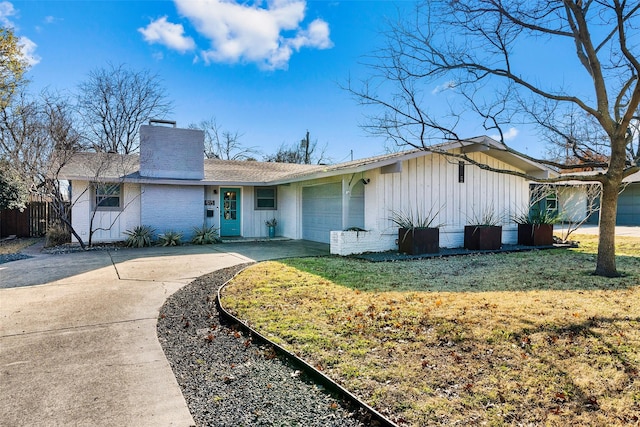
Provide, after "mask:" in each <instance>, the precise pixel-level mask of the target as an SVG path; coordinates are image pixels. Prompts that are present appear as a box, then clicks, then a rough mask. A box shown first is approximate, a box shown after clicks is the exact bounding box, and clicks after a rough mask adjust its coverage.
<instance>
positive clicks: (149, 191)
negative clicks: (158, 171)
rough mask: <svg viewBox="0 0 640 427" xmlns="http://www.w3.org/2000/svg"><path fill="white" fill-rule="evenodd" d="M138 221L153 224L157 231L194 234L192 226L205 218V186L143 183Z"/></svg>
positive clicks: (195, 225)
mask: <svg viewBox="0 0 640 427" xmlns="http://www.w3.org/2000/svg"><path fill="white" fill-rule="evenodd" d="M141 200H142V207H141V214H140V224H141V225H146V226H149V227H152V228H154V229H155V230H156V235H157V234H160V233H164V232H165V231H176V232H181V233H183V235H184V237H183V241H188V240H190V239H191V237H193V227H201V226H202V225H203V223H204V221H205V206H204V187H203V186H197V185H196V186H178V185H150V184H145V185H143V186H142V196H141Z"/></svg>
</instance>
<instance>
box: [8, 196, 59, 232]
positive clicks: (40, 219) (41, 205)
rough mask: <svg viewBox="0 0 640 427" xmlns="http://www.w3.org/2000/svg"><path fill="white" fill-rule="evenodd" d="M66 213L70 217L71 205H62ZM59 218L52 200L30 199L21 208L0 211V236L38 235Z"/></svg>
mask: <svg viewBox="0 0 640 427" xmlns="http://www.w3.org/2000/svg"><path fill="white" fill-rule="evenodd" d="M63 209H64V211H65V212H66V215H68V216H69V218H71V211H70V209H71V206H70V204H69V203H65V205H64V206H63ZM58 219H59V216H58V213H57V212H56V210H55V209H54V205H53V202H48V201H31V202H29V203H27V206H26V207H25V208H24V209H22V210H19V209H5V210H3V211H0V237H7V236H13V235H15V236H17V237H40V236H44V235H45V234H46V233H47V229H48V227H49V226H50V225H51V224H53V223H55V222H56V221H57V220H58Z"/></svg>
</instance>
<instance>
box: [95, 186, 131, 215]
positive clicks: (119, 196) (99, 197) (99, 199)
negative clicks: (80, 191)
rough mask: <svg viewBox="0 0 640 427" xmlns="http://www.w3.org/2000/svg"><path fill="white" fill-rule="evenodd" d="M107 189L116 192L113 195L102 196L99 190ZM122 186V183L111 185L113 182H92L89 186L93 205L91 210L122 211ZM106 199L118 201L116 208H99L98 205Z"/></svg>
mask: <svg viewBox="0 0 640 427" xmlns="http://www.w3.org/2000/svg"><path fill="white" fill-rule="evenodd" d="M103 188H107V189H110V190H111V189H116V188H117V192H113V193H104V194H102V193H101V192H100V191H99V190H100V189H103ZM123 196H124V186H123V185H122V183H118V182H116V183H113V182H106V183H101V182H94V183H92V184H91V200H92V203H93V208H94V209H95V210H96V211H121V210H122V202H123V200H124V197H123ZM107 199H118V205H117V206H101V205H100V204H101V203H102V202H103V201H104V200H107Z"/></svg>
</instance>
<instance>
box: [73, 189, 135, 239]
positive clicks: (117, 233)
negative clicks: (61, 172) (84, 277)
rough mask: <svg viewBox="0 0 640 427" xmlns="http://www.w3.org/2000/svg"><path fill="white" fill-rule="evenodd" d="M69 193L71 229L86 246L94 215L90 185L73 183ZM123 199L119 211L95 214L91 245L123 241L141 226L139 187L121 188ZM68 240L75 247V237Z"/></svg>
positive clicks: (96, 212) (97, 212) (99, 211)
mask: <svg viewBox="0 0 640 427" xmlns="http://www.w3.org/2000/svg"><path fill="white" fill-rule="evenodd" d="M71 189H72V195H71V200H72V205H73V206H72V208H71V209H72V212H71V218H72V221H73V228H74V229H75V230H76V232H77V233H78V234H79V235H80V237H81V238H82V240H83V241H84V242H85V243H88V240H89V233H90V227H91V216H92V215H93V213H94V210H93V205H92V197H93V192H92V191H91V189H90V188H89V181H73V182H72V185H71ZM123 196H124V201H123V208H122V210H105V211H102V210H98V211H95V216H94V219H93V227H92V228H93V230H95V232H94V233H93V238H92V243H99V242H114V241H120V240H124V239H126V237H127V236H126V235H125V234H124V232H125V231H126V230H131V229H133V228H134V227H135V226H137V225H139V224H140V185H137V184H123ZM103 229H104V230H103ZM71 239H72V241H73V242H76V243H77V239H76V238H75V236H73V235H72V236H71Z"/></svg>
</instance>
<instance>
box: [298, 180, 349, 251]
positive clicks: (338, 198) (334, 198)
mask: <svg viewBox="0 0 640 427" xmlns="http://www.w3.org/2000/svg"><path fill="white" fill-rule="evenodd" d="M341 229H342V183H340V182H336V183H332V184H323V185H316V186H313V187H304V188H303V189H302V238H303V239H304V240H311V241H313V242H322V243H329V240H330V238H331V233H330V232H331V231H332V230H341Z"/></svg>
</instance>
